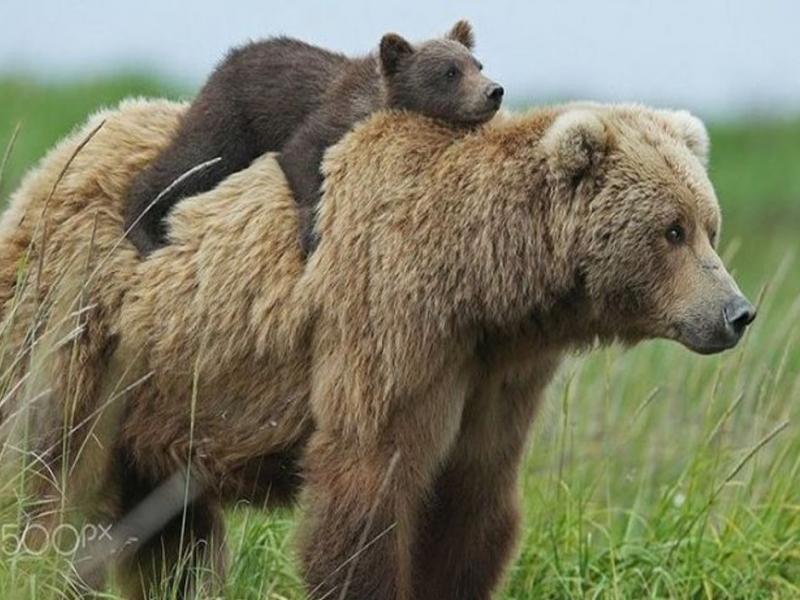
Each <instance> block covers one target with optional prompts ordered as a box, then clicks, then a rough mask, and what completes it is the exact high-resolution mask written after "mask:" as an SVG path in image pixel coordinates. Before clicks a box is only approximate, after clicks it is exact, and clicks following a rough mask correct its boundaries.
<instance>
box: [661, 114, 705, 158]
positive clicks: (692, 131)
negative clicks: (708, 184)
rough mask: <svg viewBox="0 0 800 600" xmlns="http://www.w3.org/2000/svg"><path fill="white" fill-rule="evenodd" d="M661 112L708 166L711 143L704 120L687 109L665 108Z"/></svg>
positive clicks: (679, 135) (693, 152)
mask: <svg viewBox="0 0 800 600" xmlns="http://www.w3.org/2000/svg"><path fill="white" fill-rule="evenodd" d="M660 112H661V114H662V115H664V117H665V118H666V119H667V121H668V122H669V123H670V124H671V125H672V127H673V128H674V129H675V131H676V132H677V134H678V137H679V138H680V139H681V140H682V141H683V142H685V143H686V145H687V146H688V147H689V150H691V152H692V154H694V155H695V156H696V157H697V159H698V160H699V161H700V162H701V163H702V164H703V166H704V167H707V166H708V151H709V148H710V146H711V143H710V141H709V138H708V131H707V130H706V126H705V125H703V122H702V121H701V120H700V119H698V118H697V117H695V116H694V115H693V114H692V113H690V112H689V111H686V110H664V111H660Z"/></svg>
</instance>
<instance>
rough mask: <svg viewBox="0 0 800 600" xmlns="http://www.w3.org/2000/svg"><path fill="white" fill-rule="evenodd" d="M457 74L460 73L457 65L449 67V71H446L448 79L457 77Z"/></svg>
mask: <svg viewBox="0 0 800 600" xmlns="http://www.w3.org/2000/svg"><path fill="white" fill-rule="evenodd" d="M456 75H458V69H457V68H456V67H450V68H449V69H447V73H445V76H446V77H447V78H448V79H455V78H456Z"/></svg>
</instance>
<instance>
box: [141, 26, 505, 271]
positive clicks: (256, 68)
mask: <svg viewBox="0 0 800 600" xmlns="http://www.w3.org/2000/svg"><path fill="white" fill-rule="evenodd" d="M473 46H474V37H473V33H472V27H471V26H470V24H469V23H468V22H467V21H459V22H458V23H456V24H455V26H454V27H453V28H452V29H451V30H450V32H449V33H448V34H447V35H446V36H445V37H443V38H439V39H434V40H429V41H427V42H424V43H421V44H419V45H412V44H411V43H409V42H408V41H406V40H405V39H404V38H402V37H401V36H399V35H397V34H394V33H388V34H386V35H384V36H383V38H382V39H381V42H380V46H379V49H378V51H377V53H372V54H369V55H367V56H364V57H361V58H348V57H346V56H344V55H342V54H338V53H335V52H330V51H328V50H325V49H323V48H318V47H316V46H312V45H309V44H306V43H304V42H301V41H299V40H295V39H290V38H285V37H279V38H272V39H268V40H264V41H260V42H253V43H250V44H248V45H245V46H243V47H241V48H238V49H235V50H233V51H231V52H230V54H229V55H228V56H227V58H226V59H225V60H224V61H223V62H222V63H221V64H220V66H219V67H217V69H216V70H215V71H214V73H213V74H212V75H211V77H210V78H209V80H208V81H207V83H206V84H205V86H204V87H203V89H202V90H201V91H200V94H199V95H198V96H197V98H196V99H195V101H194V102H193V103H192V105H191V106H190V107H189V109H188V111H187V112H186V114H185V116H184V117H183V119H182V121H181V123H180V125H179V127H178V130H177V132H176V134H175V136H174V137H173V139H172V141H171V143H170V145H169V146H168V147H167V148H166V149H165V150H164V151H163V152H162V153H161V154H160V155H159V156H158V157H157V158H156V159H155V160H154V161H153V163H152V164H151V165H150V166H149V167H147V168H146V169H143V170H142V171H141V172H140V173H139V174H137V176H136V177H134V179H133V181H132V183H131V187H130V189H129V191H128V195H127V201H126V207H125V229H126V231H129V233H128V237H129V238H130V240H131V241H132V242H133V244H134V246H136V248H137V249H138V250H139V252H140V253H141V254H142V255H147V254H148V253H150V252H151V251H153V250H155V249H157V248H159V247H161V246H163V245H165V243H166V239H165V238H166V231H165V226H164V218H165V217H166V215H167V213H168V212H169V210H170V209H171V208H172V206H174V205H175V203H177V202H178V201H179V200H180V199H181V198H184V197H187V196H192V195H194V194H198V193H201V192H205V191H208V190H210V189H211V188H213V187H214V186H215V185H216V184H218V183H219V182H220V181H222V180H223V179H224V178H225V177H227V176H228V175H230V174H231V173H234V172H236V171H240V170H242V169H244V168H245V167H247V166H248V165H249V164H250V162H251V161H252V160H253V159H255V158H256V157H258V156H260V155H262V154H264V153H266V152H281V154H280V156H279V158H278V160H279V162H280V165H281V167H282V168H283V170H284V173H285V175H286V178H287V180H288V182H289V186H290V187H291V189H292V192H293V194H294V197H295V201H296V203H297V207H298V210H299V211H300V215H299V216H300V219H299V220H300V232H299V236H300V243H301V245H302V247H303V251H304V253H305V254H306V255H307V254H309V253H310V252H312V251H313V250H314V248H315V246H316V243H317V240H316V237H315V233H314V217H315V214H316V208H317V204H318V203H319V199H320V187H321V185H322V174H321V173H320V165H321V163H322V157H323V154H324V153H325V150H326V148H328V147H329V146H331V145H333V144H335V143H336V142H337V141H338V140H339V139H340V138H341V137H342V136H344V134H345V133H347V131H349V130H350V129H351V128H352V127H353V125H355V123H356V122H358V121H360V120H362V119H364V118H366V117H367V116H369V115H370V114H371V113H373V112H375V111H378V110H381V109H384V108H394V109H405V110H409V111H414V112H417V113H421V114H423V115H425V116H428V117H432V118H436V119H442V120H445V121H448V122H450V123H452V124H454V125H456V126H464V127H472V126H476V125H479V124H481V123H484V122H486V121H488V120H489V119H490V118H491V117H492V116H493V115H494V114H495V113H496V112H497V110H498V108H499V107H500V104H501V102H502V99H503V88H502V87H501V86H500V85H498V84H497V83H495V82H493V81H491V80H490V79H488V78H487V77H485V76H484V75H483V74H482V73H481V70H482V65H481V64H480V62H478V60H477V59H476V58H475V57H474V56H473V54H472V48H473ZM215 159H216V162H209V161H214V160H215ZM203 163H208V164H207V165H205V166H204V167H203V168H200V169H198V170H196V171H194V172H192V173H190V174H188V175H186V176H185V177H181V176H182V175H184V174H186V173H187V172H188V171H190V170H191V169H193V168H195V167H197V166H198V165H201V164H203ZM159 195H161V197H160V198H159ZM156 198H158V201H157V202H155V204H153V203H154V201H155V200H156ZM148 207H149V208H148ZM145 211H146V212H145ZM143 213H144V214H143Z"/></svg>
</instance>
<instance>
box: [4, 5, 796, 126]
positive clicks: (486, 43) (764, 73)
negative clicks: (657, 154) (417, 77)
mask: <svg viewBox="0 0 800 600" xmlns="http://www.w3.org/2000/svg"><path fill="white" fill-rule="evenodd" d="M461 17H467V18H469V19H470V20H471V21H472V22H473V24H474V26H475V30H476V34H477V41H478V48H477V53H478V55H479V56H480V58H481V60H482V61H483V62H484V64H485V65H486V71H487V73H489V74H490V75H491V76H492V77H494V78H495V79H497V80H498V81H500V82H502V83H503V84H504V85H505V87H506V89H507V90H508V93H509V97H510V98H511V99H512V100H513V99H516V100H518V101H519V100H524V99H527V98H531V99H542V98H578V97H582V98H591V99H598V100H636V101H643V102H650V103H658V104H666V105H672V106H681V107H688V108H691V109H693V110H696V111H698V112H700V113H701V114H705V115H710V114H717V113H723V112H724V113H731V112H733V113H736V112H742V111H747V110H752V109H755V110H759V111H762V112H778V111H782V112H798V113H800V0H764V1H758V0H661V1H654V0H650V1H648V0H581V1H579V0H550V1H548V2H543V1H530V2H523V1H511V0H491V1H486V0H485V1H481V2H479V1H475V0H472V1H462V2H444V1H439V2H435V1H431V0H427V1H423V0H402V1H396V0H370V1H367V0H331V1H328V2H321V1H317V2H304V1H301V0H294V1H291V2H278V1H271V0H260V1H259V0H243V1H235V0H227V1H225V0H216V1H213V2H212V1H210V0H193V1H184V2H178V1H172V0H135V1H128V2H117V1H115V0H0V71H8V70H14V71H34V72H36V73H38V74H39V75H41V76H42V77H45V78H55V77H62V78H63V77H72V76H74V75H76V74H77V75H88V74H96V73H105V72H109V71H114V70H118V69H121V68H123V67H137V68H142V69H151V70H156V71H158V72H159V73H161V74H163V75H165V76H167V77H170V78H177V79H178V80H180V81H181V82H184V83H188V84H190V85H192V86H196V85H198V84H199V83H200V82H201V81H202V80H203V79H204V78H205V76H206V75H207V74H208V73H209V71H210V70H211V69H212V68H213V66H214V64H215V63H216V62H217V61H218V60H219V59H220V57H221V56H222V55H223V54H224V52H225V50H226V49H227V48H228V47H230V46H232V45H235V44H240V43H242V42H244V41H246V40H248V39H257V38H260V37H265V36H269V35H274V34H279V33H281V34H288V35H292V36H297V37H300V38H303V39H305V40H308V41H311V42H314V43H317V44H320V45H323V46H326V47H329V48H334V49H337V50H342V51H345V52H348V53H362V52H366V51H369V50H371V49H372V48H374V47H375V45H376V44H377V42H378V40H379V39H380V36H381V35H382V34H383V33H385V32H386V31H397V32H398V33H401V34H403V35H406V36H408V37H409V38H412V39H424V38H426V37H429V36H433V35H436V34H439V33H442V32H444V31H446V30H447V29H448V28H449V27H450V25H451V24H452V23H453V22H455V21H456V20H457V19H458V18H461ZM1 110H2V99H1V98H0V111H1Z"/></svg>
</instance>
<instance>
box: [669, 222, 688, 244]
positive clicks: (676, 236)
mask: <svg viewBox="0 0 800 600" xmlns="http://www.w3.org/2000/svg"><path fill="white" fill-rule="evenodd" d="M666 236H667V241H668V242H669V243H670V244H676V245H677V244H682V243H683V242H684V241H685V240H686V231H685V230H684V229H683V227H682V226H681V225H678V224H677V223H675V224H674V225H671V226H670V228H669V229H667V233H666Z"/></svg>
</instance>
